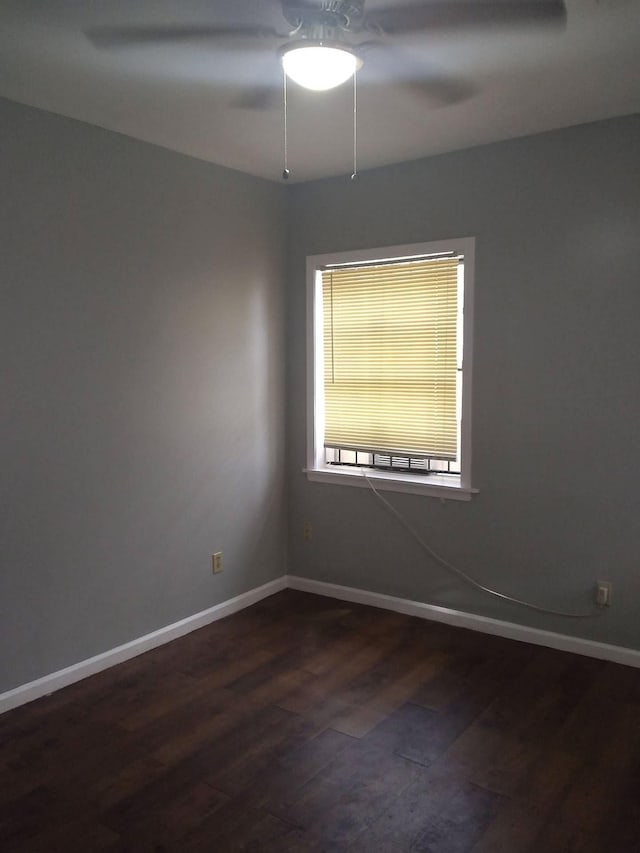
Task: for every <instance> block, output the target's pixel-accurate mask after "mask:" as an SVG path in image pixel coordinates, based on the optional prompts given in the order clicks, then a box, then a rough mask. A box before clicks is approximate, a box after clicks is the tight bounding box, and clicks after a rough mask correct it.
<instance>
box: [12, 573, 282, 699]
mask: <svg viewBox="0 0 640 853" xmlns="http://www.w3.org/2000/svg"><path fill="white" fill-rule="evenodd" d="M286 586H287V578H286V575H283V576H282V577H280V578H276V580H273V581H269V583H265V584H263V585H262V586H258V587H256V588H255V589H250V590H249V591H248V592H243V593H242V595H237V596H236V597H235V598H230V599H229V600H228V601H223V602H222V603H221V604H216V605H214V606H213V607H209V608H208V609H207V610H202V611H201V612H200V613H194V615H193V616H188V617H187V618H186V619H181V620H180V621H179V622H174V623H173V624H172V625H166V626H165V627H164V628H160V629H159V630H157V631H153V632H152V633H151V634H145V635H144V637H138V638H137V639H135V640H131V641H130V642H128V643H124V644H123V645H122V646H116V648H115V649H110V650H109V651H108V652H103V653H102V654H99V655H95V657H92V658H88V659H87V660H83V661H80V662H79V663H74V664H73V665H72V666H68V667H66V668H65V669H60V670H58V671H57V672H52V673H51V674H50V675H45V676H43V677H42V678H38V679H36V680H35V681H30V682H28V683H27V684H22V685H20V687H16V688H14V689H13V690H8V691H7V692H6V693H0V714H2V713H4V712H5V711H10V710H11V708H17V707H18V706H19V705H24V704H26V703H27V702H31V701H33V700H34V699H39V698H40V697H41V696H46V695H48V694H49V693H54V692H55V691H56V690H60V688H62V687H67V686H68V685H69V684H73V683H74V682H76V681H81V680H82V679H83V678H87V677H88V676H89V675H95V674H96V673H98V672H102V670H103V669H108V668H109V667H111V666H115V665H116V664H118V663H122V662H123V661H126V660H129V658H134V657H136V656H137V655H141V654H142V653H143V652H148V651H149V650H150V649H155V648H156V646H161V645H163V644H164V643H169V642H171V640H176V639H177V638H178V637H182V636H184V634H189V633H190V632H191V631H195V630H197V629H198V628H203V627H204V626H205V625H208V624H209V623H210V622H215V621H216V620H218V619H223V618H224V617H225V616H230V615H231V614H232V613H237V612H238V610H244V608H245V607H250V606H251V605H252V604H255V603H256V602H258V601H261V600H262V599H263V598H267V597H268V596H269V595H273V594H274V592H280V590H283V589H285V588H286Z"/></svg>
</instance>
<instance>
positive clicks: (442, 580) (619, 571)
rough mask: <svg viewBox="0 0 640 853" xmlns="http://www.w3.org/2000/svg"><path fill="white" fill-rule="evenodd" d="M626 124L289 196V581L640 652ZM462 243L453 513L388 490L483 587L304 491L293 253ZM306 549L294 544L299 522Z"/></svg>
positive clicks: (635, 157)
mask: <svg viewBox="0 0 640 853" xmlns="http://www.w3.org/2000/svg"><path fill="white" fill-rule="evenodd" d="M639 152H640V116H634V117H629V118H623V119H619V120H615V121H610V122H603V123H598V124H594V125H587V126H583V127H577V128H572V129H568V130H563V131H560V132H554V133H548V134H544V135H540V136H536V137H531V138H526V139H520V140H515V141H510V142H505V143H501V144H497V145H490V146H486V147H482V148H476V149H472V150H468V151H464V152H459V153H455V154H451V155H447V156H442V157H437V158H431V159H428V160H424V161H419V162H415V163H410V164H404V165H399V166H395V167H391V168H386V169H380V170H376V171H373V172H370V173H365V174H362V176H361V179H360V181H359V182H358V183H356V184H351V183H350V182H349V180H348V179H347V178H344V179H339V180H338V179H335V180H327V181H319V182H314V183H309V184H306V185H301V186H298V187H292V188H291V195H290V210H289V213H290V246H291V247H292V251H291V254H290V284H289V298H288V330H289V352H288V365H289V388H290V394H289V422H288V430H289V431H288V437H289V442H288V445H289V453H288V464H289V480H290V504H291V507H292V510H291V515H290V571H292V572H294V573H298V574H301V575H304V576H308V577H312V578H317V579H322V580H328V581H333V582H337V583H341V584H346V585H353V586H357V587H363V588H365V589H368V590H375V591H378V592H383V593H389V594H393V595H399V596H405V597H408V598H410V599H416V600H419V601H428V602H433V603H436V604H440V605H444V606H452V607H454V608H460V609H462V610H467V611H471V612H475V613H480V614H483V615H487V616H494V617H498V618H502V619H506V620H511V621H514V622H520V623H523V624H527V625H534V626H538V627H541V628H547V629H549V630H555V631H560V632H562V633H567V634H575V635H582V636H585V637H592V638H595V639H598V640H602V641H607V642H611V643H619V644H622V645H625V646H631V647H635V648H640V619H639V617H638V613H639V611H638V606H639V604H638V603H639V602H640V548H639V547H638V531H639V530H640V524H639V521H638V519H639V517H640V498H639V492H638V474H639V468H640V447H639V444H640V441H639V438H638V436H639V424H640V393H639V388H640V344H639V339H638V318H639V317H640V165H639V164H640V157H639ZM463 236H475V237H476V238H477V242H476V267H477V276H476V317H475V321H476V322H475V340H476V346H475V362H474V405H473V418H474V436H473V458H474V472H475V473H474V480H475V485H476V486H477V487H478V488H479V489H480V493H479V495H478V496H477V497H475V498H474V499H473V501H472V502H471V503H457V502H452V501H448V502H446V503H442V502H440V501H439V500H437V499H434V498H424V497H413V496H408V495H392V496H391V500H392V501H393V503H394V504H395V506H396V507H398V508H399V509H400V510H401V511H402V512H403V513H404V514H405V516H406V518H407V519H408V520H409V521H410V522H411V523H412V524H413V525H414V526H415V527H416V528H417V529H418V530H419V531H420V533H421V534H422V536H423V537H424V538H425V539H426V540H427V541H428V542H429V543H430V544H431V545H432V547H433V548H434V549H436V550H437V551H439V552H440V553H441V554H442V555H443V556H445V557H446V558H447V559H448V560H450V561H452V562H454V563H455V564H457V565H458V566H459V567H461V568H462V569H464V570H465V571H467V572H469V573H471V574H473V575H474V576H475V577H476V578H477V579H478V580H480V581H481V582H483V583H485V584H492V585H494V586H495V587H497V588H499V589H500V590H502V591H503V592H505V593H509V594H511V595H515V596H518V597H523V598H527V599H531V600H532V601H534V602H538V603H540V604H546V605H548V606H550V607H554V608H562V609H572V610H573V609H582V610H584V609H585V608H587V607H588V605H589V602H590V601H591V594H592V587H593V584H594V582H595V580H596V578H608V579H610V580H611V581H612V582H613V585H614V604H613V607H612V608H611V609H610V610H608V611H606V612H605V613H603V614H602V615H601V616H600V617H598V618H595V619H588V620H572V619H564V618H560V617H554V616H544V615H542V614H537V613H534V612H531V611H527V610H524V609H522V608H519V607H517V606H514V605H511V604H507V603H505V602H500V601H497V600H495V599H491V598H489V597H487V596H485V595H483V594H482V593H479V592H476V591H474V590H471V589H469V588H468V587H466V586H463V585H462V584H461V583H460V582H459V581H457V580H455V579H452V578H451V577H450V576H449V575H447V574H445V572H444V571H443V570H442V569H440V568H439V567H438V566H437V565H435V564H434V563H433V561H432V560H431V559H430V558H429V557H428V556H427V555H426V554H424V553H423V552H422V551H421V550H420V548H419V546H418V545H416V544H415V542H414V541H413V540H412V539H411V538H410V537H409V536H408V534H407V533H406V532H405V531H404V529H403V528H401V527H400V526H399V524H398V522H397V520H396V519H394V518H393V517H392V516H391V515H390V514H388V513H387V512H386V511H385V509H384V508H383V507H382V506H381V505H380V504H379V503H377V502H376V498H375V496H374V495H373V494H372V493H371V492H369V491H366V490H364V489H356V488H348V487H339V486H330V485H326V484H319V483H308V482H307V481H306V479H305V477H304V475H303V474H302V473H301V469H302V468H303V466H304V463H305V372H304V371H305V313H304V305H305V282H304V258H305V256H306V255H307V254H314V253H323V252H330V251H337V250H347V249H356V248H369V247H376V246H385V245H391V244H395V243H408V242H417V241H425V240H437V239H441V238H453V237H463ZM304 519H308V520H310V521H311V522H312V524H313V539H312V541H311V542H305V541H304V540H303V537H302V525H303V520H304Z"/></svg>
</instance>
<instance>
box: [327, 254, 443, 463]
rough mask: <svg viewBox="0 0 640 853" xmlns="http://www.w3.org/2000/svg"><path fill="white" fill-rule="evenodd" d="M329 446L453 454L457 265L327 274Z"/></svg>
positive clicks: (436, 262)
mask: <svg viewBox="0 0 640 853" xmlns="http://www.w3.org/2000/svg"><path fill="white" fill-rule="evenodd" d="M322 291H323V320H324V396H325V446H327V447H343V448H352V449H358V450H369V451H379V452H384V453H389V454H394V453H395V454H407V455H412V456H438V457H440V458H455V456H456V449H457V431H458V425H457V415H456V371H457V346H456V329H457V298H458V259H457V258H446V259H442V258H439V259H423V260H419V261H413V262H398V263H388V264H386V263H383V264H379V265H375V266H361V267H341V268H337V269H327V270H324V271H323V272H322Z"/></svg>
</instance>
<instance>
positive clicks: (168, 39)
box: [85, 24, 287, 48]
mask: <svg viewBox="0 0 640 853" xmlns="http://www.w3.org/2000/svg"><path fill="white" fill-rule="evenodd" d="M85 35H86V37H87V38H88V39H89V41H90V42H91V43H92V44H93V45H95V47H100V48H118V47H124V48H126V47H136V46H138V45H145V44H179V43H180V42H194V41H208V40H216V39H218V40H224V39H228V40H230V41H233V39H238V40H241V39H258V38H259V39H274V40H277V39H285V38H287V34H286V33H284V34H283V33H279V32H277V30H275V29H274V28H273V27H264V26H260V27H245V26H225V27H222V26H212V25H208V24H200V25H193V26H185V25H182V24H175V25H166V26H156V27H145V26H130V27H106V26H105V27H91V28H90V29H88V30H85Z"/></svg>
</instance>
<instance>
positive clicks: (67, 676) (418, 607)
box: [0, 575, 640, 714]
mask: <svg viewBox="0 0 640 853" xmlns="http://www.w3.org/2000/svg"><path fill="white" fill-rule="evenodd" d="M287 587H290V588H291V589H298V590H301V591H302V592H310V593H313V594H315V595H325V596H327V597H329V598H337V599H340V600H341V601H351V602H354V603H356V604H368V605H370V606H371V607H380V608H382V609H384V610H393V611H395V612H396V613H404V614H406V615H407V616H417V617H418V618H420V619H431V620H433V621H434V622H445V623H446V624H447V625H454V626H456V627H458V628H469V629H470V630H472V631H480V632H482V633H484V634H495V635H496V636H498V637H506V638H508V639H510V640H519V641H520V642H524V643H533V644H534V645H537V646H547V647H548V648H551V649H559V650H560V651H564V652H572V653H573V654H578V655H585V656H586V657H592V658H598V659H600V660H607V661H611V662H613V663H621V664H625V665H626V666H634V667H640V651H636V650H635V649H628V648H625V647H623V646H612V645H609V644H607V643H598V642H595V641H594V640H585V639H581V638H580V637H570V636H568V635H566V634H556V633H554V632H553V631H542V630H540V629H539V628H529V627H527V626H526V625H518V624H516V623H515V622H504V621H502V620H500V619H491V618H489V617H487V616H477V615H476V614H474V613H465V612H464V611H461V610H451V609H449V608H447V607H439V606H438V605H435V604H425V603H424V602H421V601H411V600H410V599H406V598H396V597H395V596H393V595H384V594H382V593H379V592H369V591H367V590H364V589H356V588H355V587H350V586H340V584H334V583H325V582H324V581H316V580H311V579H310V578H303V577H299V576H298V575H283V576H282V577H280V578H276V580H273V581H269V583H265V584H263V585H262V586H259V587H256V588H255V589H251V590H249V591H248V592H244V593H242V595H238V596H236V597H235V598H230V599H229V600H228V601H223V602H222V603H220V604H216V605H214V606H213V607H209V608H208V609H207V610H202V611H201V612H200V613H195V614H194V615H193V616H188V617H187V618H186V619H181V620H180V621H179V622H174V623H173V624H172V625H167V626H165V627H164V628H160V629H159V630H158V631H153V632H152V633H151V634H145V635H144V636H143V637H138V638H137V639H135V640H131V642H129V643H124V645H122V646H117V647H116V648H114V649H110V650H109V651H107V652H103V653H102V654H99V655H96V656H95V657H92V658H88V659H87V660H83V661H80V662H79V663H75V664H73V665H72V666H68V667H66V668H65V669H61V670H58V671H57V672H53V673H51V674H50V675H45V676H44V677H43V678H38V679H36V680H35V681H30V682H29V683H28V684H22V685H21V686H20V687H16V688H14V689H13V690H8V691H7V692H6V693H0V714H2V713H4V712H5V711H9V710H11V709H12V708H17V707H18V706H19V705H24V704H26V703H27V702H32V701H33V700H34V699H39V698H40V697H41V696H46V695H48V694H49V693H54V692H55V691H56V690H60V689H61V688H62V687H67V686H68V685H69V684H73V683H74V682H76V681H81V680H82V679H83V678H87V677H88V676H90V675H95V674H96V673H98V672H101V671H102V670H103V669H108V668H109V667H111V666H115V665H116V664H118V663H123V662H124V661H126V660H129V659H130V658H133V657H136V656H137V655H141V654H143V653H144V652H147V651H149V650H150V649H154V648H156V646H161V645H163V644H164V643H169V642H171V640H176V639H177V638H178V637H182V636H184V635H185V634H189V633H190V632H191V631H195V630H197V629H198V628H202V627H204V626H205V625H208V624H209V623H211V622H215V621H216V620H217V619H223V618H224V617H225V616H231V614H232V613H237V612H238V611H239V610H244V608H245V607H250V606H251V605H252V604H256V603H257V602H258V601H261V600H262V599H263V598H267V597H268V596H270V595H273V594H274V593H276V592H280V591H281V590H283V589H286V588H287Z"/></svg>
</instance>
